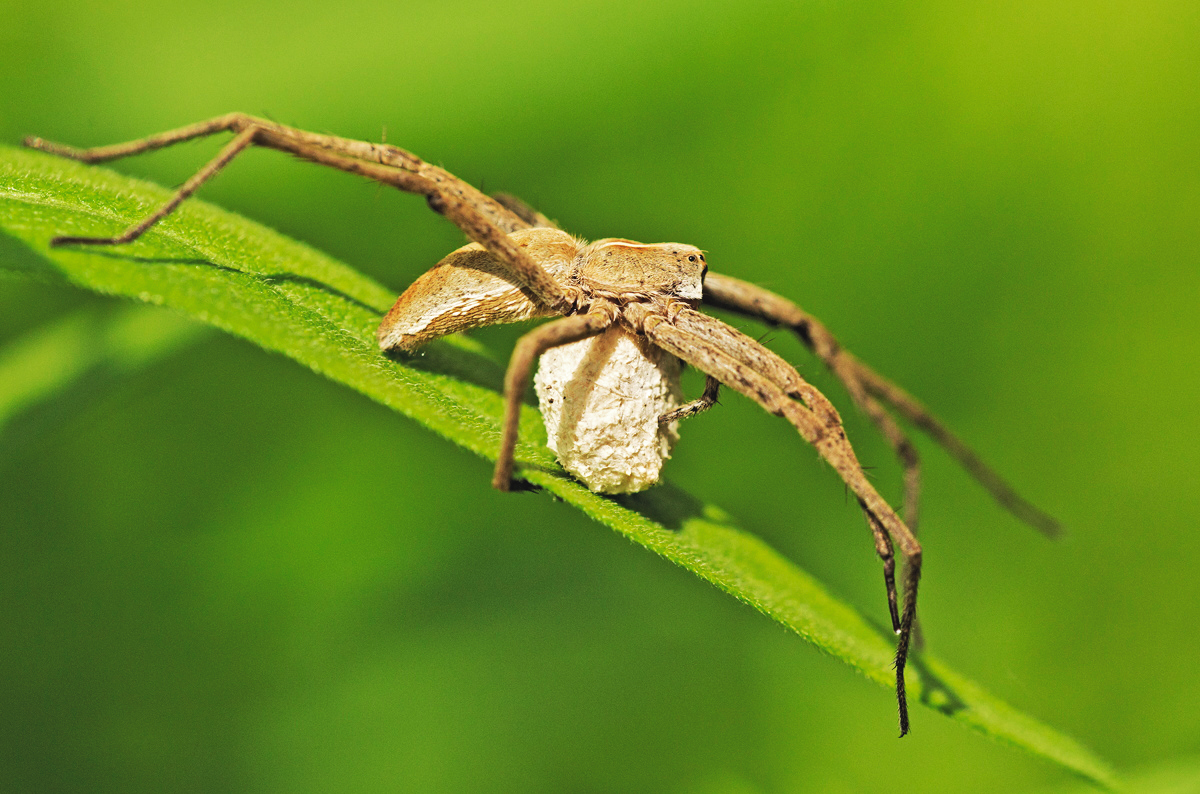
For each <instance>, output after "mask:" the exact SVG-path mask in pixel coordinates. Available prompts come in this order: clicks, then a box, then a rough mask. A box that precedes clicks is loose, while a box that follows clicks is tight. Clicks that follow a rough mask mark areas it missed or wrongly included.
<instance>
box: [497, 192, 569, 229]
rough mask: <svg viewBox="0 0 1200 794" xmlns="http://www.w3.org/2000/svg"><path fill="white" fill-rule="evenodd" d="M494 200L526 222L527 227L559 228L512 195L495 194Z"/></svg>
mask: <svg viewBox="0 0 1200 794" xmlns="http://www.w3.org/2000/svg"><path fill="white" fill-rule="evenodd" d="M492 199H494V200H495V201H496V202H497V203H498V204H500V205H501V206H503V207H504V208H505V209H507V210H509V211H510V212H512V213H513V214H514V215H516V216H517V217H518V218H520V219H521V220H522V221H524V223H525V225H526V226H527V227H545V228H547V229H557V228H559V225H558V224H557V223H555V222H554V221H552V220H550V219H549V218H547V217H546V216H545V215H543V214H542V213H540V212H538V211H537V210H536V209H534V208H533V207H531V206H529V205H528V204H526V203H525V202H524V201H521V199H519V198H517V197H516V196H514V195H512V194H511V193H493V194H492Z"/></svg>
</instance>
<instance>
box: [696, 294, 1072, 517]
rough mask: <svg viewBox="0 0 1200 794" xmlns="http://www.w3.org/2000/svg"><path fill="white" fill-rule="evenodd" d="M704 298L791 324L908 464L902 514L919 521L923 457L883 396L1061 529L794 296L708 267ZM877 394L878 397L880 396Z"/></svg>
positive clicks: (990, 484) (996, 493)
mask: <svg viewBox="0 0 1200 794" xmlns="http://www.w3.org/2000/svg"><path fill="white" fill-rule="evenodd" d="M704 293H705V295H704V299H705V301H706V302H708V303H710V304H712V305H714V306H719V307H721V308H725V309H730V310H732V311H736V312H739V313H741V314H745V315H748V316H751V317H756V318H758V319H761V320H765V321H766V322H769V323H773V324H776V325H783V326H786V327H788V328H791V329H792V330H793V331H794V332H795V333H796V335H797V336H798V337H800V340H801V341H802V342H803V343H804V344H805V346H807V347H808V348H809V350H811V351H813V353H815V354H816V355H817V356H818V357H819V358H820V359H821V360H822V361H823V362H824V363H825V365H826V366H828V367H829V369H830V370H831V371H832V372H833V374H834V375H835V376H837V378H838V379H839V380H841V382H842V383H843V384H845V386H846V390H847V391H848V392H849V393H850V397H851V399H853V400H854V402H855V404H856V405H858V406H859V408H860V409H861V410H862V411H864V412H865V413H866V414H867V416H868V417H869V418H870V419H871V421H873V422H874V423H875V425H876V426H877V427H878V428H879V430H880V432H882V433H883V435H884V437H885V438H886V439H887V441H888V443H889V444H890V445H891V447H892V449H893V450H894V451H895V453H896V456H897V457H898V458H899V459H900V463H901V465H902V466H903V467H904V514H905V520H906V521H909V520H910V519H911V525H910V526H912V527H913V528H915V527H916V524H917V513H918V504H919V498H920V488H921V485H920V483H921V474H920V460H919V457H918V455H917V451H916V448H915V447H914V446H913V445H912V442H911V441H909V439H908V437H907V436H906V435H905V433H904V431H903V430H901V429H900V427H899V425H897V424H896V422H895V420H894V419H893V418H892V417H891V415H890V414H888V412H887V411H886V410H885V409H884V407H883V406H882V405H881V404H880V403H879V400H883V401H884V402H886V403H887V404H889V405H891V406H892V408H894V409H895V410H896V411H897V412H899V413H900V414H901V415H902V416H904V418H906V419H907V420H909V421H910V422H912V423H913V424H914V425H916V426H917V427H919V428H921V429H922V430H924V431H925V432H926V433H928V434H929V436H930V437H931V438H932V439H933V440H934V441H936V442H937V443H938V444H940V445H941V446H942V447H943V448H944V449H945V450H946V451H947V452H949V453H950V455H951V456H952V457H954V458H955V459H956V460H957V461H958V462H959V465H961V466H962V467H963V468H964V469H966V470H967V472H968V473H969V474H971V475H972V476H973V477H974V478H975V479H976V480H977V481H978V482H979V483H980V485H982V486H983V487H984V489H986V490H987V491H988V492H989V493H991V495H992V497H993V498H994V499H995V500H996V501H997V502H999V503H1000V505H1001V506H1002V507H1004V508H1005V509H1006V510H1008V511H1009V512H1010V513H1012V514H1013V515H1014V516H1016V517H1017V518H1018V519H1020V520H1021V521H1023V522H1025V523H1026V524H1028V525H1030V526H1032V527H1033V528H1034V529H1037V530H1038V531H1040V532H1042V533H1044V534H1046V535H1049V536H1051V537H1053V536H1056V535H1058V534H1059V533H1060V532H1061V525H1060V524H1059V522H1058V521H1057V520H1055V519H1054V518H1052V517H1051V516H1049V515H1047V514H1046V513H1045V512H1043V511H1042V510H1039V509H1038V508H1037V507H1035V506H1033V505H1032V504H1031V503H1030V502H1028V501H1026V500H1025V499H1024V498H1022V497H1021V496H1020V495H1018V494H1017V492H1016V491H1015V490H1014V489H1013V488H1012V486H1011V485H1009V484H1008V483H1007V482H1005V481H1004V480H1003V479H1002V478H1001V477H1000V476H999V475H998V474H996V472H995V471H993V470H992V469H991V468H990V467H989V466H988V465H987V464H985V463H984V462H983V461H982V460H981V459H980V458H979V456H978V455H976V454H975V453H974V452H973V451H972V450H971V449H970V448H968V447H967V445H966V444H964V443H963V442H962V441H961V440H960V439H959V438H958V437H957V436H955V435H954V434H953V433H951V432H950V431H949V430H947V429H946V427H945V426H944V425H942V424H941V423H940V422H939V421H938V420H937V419H936V418H935V417H934V416H933V415H932V414H931V413H930V412H929V411H928V409H926V408H925V406H923V405H921V403H919V402H918V401H917V400H915V399H914V398H913V397H912V396H911V395H909V394H908V393H907V392H905V391H904V390H903V389H901V388H900V387H898V386H896V385H895V384H894V383H892V382H891V381H889V380H888V379H887V378H884V377H883V376H881V375H879V374H878V373H876V372H875V371H874V370H872V369H871V368H870V367H868V366H867V365H865V364H863V363H862V362H861V361H859V360H858V359H857V358H856V357H854V356H853V355H851V354H850V353H849V352H847V351H846V350H844V349H843V348H842V347H841V345H840V344H839V343H838V341H837V339H836V338H834V336H833V334H831V333H830V332H829V329H827V328H826V327H825V326H824V325H823V324H822V323H821V322H820V321H819V320H817V319H816V318H815V317H813V316H812V315H810V314H808V313H807V312H805V311H803V310H802V309H800V307H799V306H797V305H796V304H794V303H792V302H791V301H790V300H788V299H786V298H784V297H782V296H779V295H776V294H775V293H773V292H770V291H768V290H765V289H763V288H761V287H758V286H755V285H753V284H750V283H748V282H745V281H741V280H739V279H735V278H730V277H729V276H722V275H720V274H718V273H712V272H710V273H708V275H707V276H706V277H705V280H704ZM876 398H878V399H876Z"/></svg>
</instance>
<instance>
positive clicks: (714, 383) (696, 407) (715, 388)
mask: <svg viewBox="0 0 1200 794" xmlns="http://www.w3.org/2000/svg"><path fill="white" fill-rule="evenodd" d="M720 395H721V381H719V380H717V379H716V378H714V377H713V376H712V375H705V376H704V393H703V394H701V395H700V396H699V397H697V398H696V399H695V400H692V401H691V402H689V403H684V404H683V405H681V406H679V407H678V408H676V409H675V410H674V411H671V412H670V413H667V414H663V415H662V416H660V417H658V423H659V424H660V425H667V424H670V423H671V422H677V421H679V420H681V419H687V418H688V417H692V416H695V415H696V414H698V413H702V412H704V411H707V410H708V409H709V408H712V407H713V406H714V405H716V404H717V398H718V397H719V396H720Z"/></svg>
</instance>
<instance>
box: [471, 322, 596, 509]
mask: <svg viewBox="0 0 1200 794" xmlns="http://www.w3.org/2000/svg"><path fill="white" fill-rule="evenodd" d="M615 314H616V313H615V311H611V310H605V308H604V307H603V306H600V307H596V308H594V309H593V310H592V311H590V312H588V313H587V314H575V315H572V316H570V317H563V318H561V319H558V320H552V321H551V322H548V323H546V324H545V325H541V326H538V327H537V328H535V329H533V330H532V331H530V332H529V333H527V334H525V335H524V336H522V337H521V338H520V339H519V340H518V341H517V346H516V347H515V348H514V349H513V354H512V358H510V359H509V361H508V371H507V372H506V373H505V375H504V423H503V425H501V436H500V451H499V453H498V454H497V455H496V469H495V473H494V474H493V476H492V487H493V488H497V489H499V490H501V491H507V490H509V489H510V488H511V487H512V473H513V453H514V451H515V450H516V446H517V433H518V430H519V429H520V421H521V398H522V396H523V395H524V394H525V388H526V386H528V385H529V378H530V376H531V374H532V372H533V366H534V364H536V363H537V360H538V359H539V358H541V355H542V353H545V352H546V351H547V350H549V349H551V348H553V347H559V346H561V345H569V344H571V343H572V342H578V341H580V340H581V339H587V338H588V337H590V336H596V335H597V334H600V333H603V332H604V331H605V330H607V329H608V328H609V327H611V326H612V324H613V322H614V320H615Z"/></svg>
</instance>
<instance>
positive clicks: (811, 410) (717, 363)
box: [624, 304, 921, 736]
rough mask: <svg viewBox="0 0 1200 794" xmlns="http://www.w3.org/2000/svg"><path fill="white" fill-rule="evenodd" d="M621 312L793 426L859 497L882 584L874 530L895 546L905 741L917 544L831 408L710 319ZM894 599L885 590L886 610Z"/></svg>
mask: <svg viewBox="0 0 1200 794" xmlns="http://www.w3.org/2000/svg"><path fill="white" fill-rule="evenodd" d="M624 312H625V318H626V320H627V321H628V322H629V323H630V324H631V325H632V326H633V327H634V328H639V329H641V330H642V332H643V333H644V334H645V335H646V336H647V337H648V338H649V339H650V341H651V342H653V343H654V344H656V345H658V346H659V347H661V348H663V349H664V350H666V351H667V352H669V353H671V354H673V355H675V356H678V357H679V358H681V359H683V360H684V361H686V362H687V363H689V364H691V365H692V366H694V367H696V368H697V369H699V370H700V371H702V372H704V373H705V374H707V375H712V376H714V377H716V378H717V379H719V380H720V381H721V382H722V383H724V384H725V385H726V386H729V387H730V388H733V389H735V390H737V391H739V392H741V393H742V394H744V395H746V396H747V397H749V398H750V399H752V400H754V401H756V402H758V403H759V404H760V405H762V406H763V408H765V409H766V410H767V411H769V412H770V413H773V414H775V415H777V416H783V417H785V418H786V419H787V420H788V421H789V422H791V424H792V425H793V426H794V427H795V428H796V429H797V430H798V431H799V432H800V435H801V436H803V437H804V439H805V440H806V441H808V442H809V443H810V444H812V445H813V446H814V447H815V448H816V449H817V451H818V452H819V453H820V455H821V457H822V458H824V459H825V461H826V462H827V463H829V464H830V465H831V466H833V468H834V470H835V471H837V473H838V474H839V475H840V476H841V478H842V480H843V481H845V483H846V484H847V485H848V486H849V487H850V489H851V490H852V491H853V492H854V494H855V496H857V497H858V501H859V504H860V505H861V506H862V508H863V510H864V512H865V513H866V515H867V521H868V523H870V524H871V529H872V532H873V534H875V537H876V542H877V547H876V548H877V550H878V551H881V556H884V554H885V553H886V555H887V556H884V572H885V573H884V576H885V581H886V580H891V576H890V575H889V568H891V565H889V558H890V556H891V548H890V544H885V543H880V542H879V534H878V533H879V531H880V530H882V531H883V533H884V534H885V535H886V536H887V537H889V538H890V540H891V542H892V543H895V545H896V546H898V547H899V549H900V553H901V554H902V555H903V556H904V559H905V561H906V565H905V569H904V608H903V612H902V613H901V614H900V616H899V620H898V621H897V623H898V626H897V633H898V634H899V641H898V642H897V647H896V661H895V668H896V699H897V705H898V708H899V712H900V735H901V736H903V735H904V734H905V733H907V732H908V701H907V695H906V693H905V686H904V668H905V664H906V662H907V660H908V652H909V647H910V645H911V641H912V633H913V624H914V621H915V620H916V614H917V587H918V585H919V583H920V579H921V545H920V543H919V542H918V541H917V538H916V536H915V535H914V534H913V533H912V532H911V531H910V530H909V528H908V527H907V526H905V524H904V522H903V521H901V520H900V517H899V516H897V515H896V513H895V511H893V510H892V508H891V506H890V505H888V503H887V502H886V501H885V500H884V499H883V497H882V496H880V495H879V492H878V491H876V490H875V488H874V486H872V485H871V483H870V481H869V480H868V479H867V478H866V475H865V474H864V473H863V471H862V467H861V466H860V465H859V463H858V459H857V458H856V457H855V454H854V450H853V448H852V447H851V446H850V442H849V441H848V440H847V439H846V434H845V431H844V430H843V428H842V424H841V418H840V417H839V416H838V413H837V410H836V409H835V408H834V407H833V405H832V404H831V403H830V402H829V401H828V400H827V399H826V398H825V396H824V395H822V394H821V393H820V392H819V391H818V390H817V389H815V388H814V387H812V386H811V385H810V384H808V383H807V382H806V381H805V380H804V379H803V378H802V377H800V375H799V373H797V372H796V371H795V369H793V368H792V367H791V366H790V365H788V364H787V363H786V362H784V361H783V360H782V359H781V358H779V357H778V356H777V355H776V354H774V353H772V352H771V351H769V350H767V349H766V348H764V347H763V346H762V345H760V344H758V343H757V342H755V341H754V340H753V339H751V338H750V337H748V336H746V335H745V334H743V333H741V332H739V331H737V330H735V329H733V328H730V327H729V326H727V325H725V324H724V323H721V322H720V321H719V320H716V319H715V318H713V317H708V316H707V315H703V314H700V313H699V312H696V311H694V310H691V309H683V310H681V311H678V312H677V314H676V316H675V318H674V320H668V319H667V317H666V314H665V312H661V313H660V312H655V311H653V310H652V309H650V308H648V307H646V306H645V305H644V304H630V305H628V306H626V307H625V309H624ZM893 564H894V563H893ZM893 570H894V569H893ZM893 587H894V583H893ZM893 598H894V596H893V595H892V594H891V593H889V609H890V608H891V603H892V599H893Z"/></svg>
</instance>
